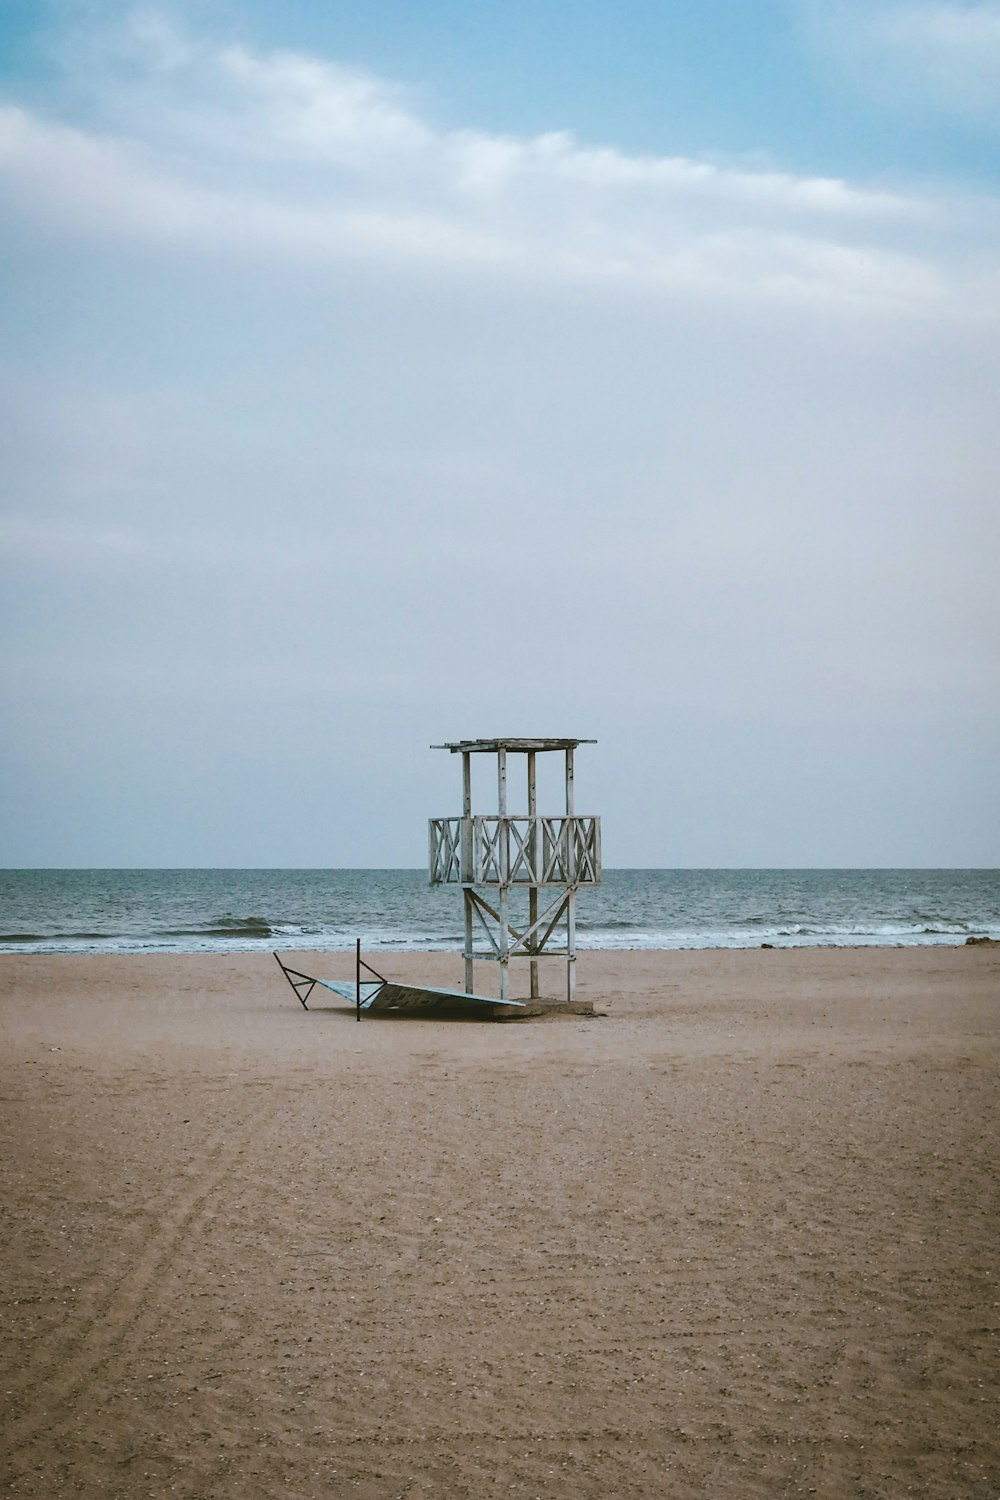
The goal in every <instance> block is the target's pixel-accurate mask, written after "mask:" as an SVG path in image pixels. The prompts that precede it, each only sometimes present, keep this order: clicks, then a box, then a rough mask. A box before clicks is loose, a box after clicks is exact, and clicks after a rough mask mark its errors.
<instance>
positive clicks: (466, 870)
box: [460, 750, 476, 995]
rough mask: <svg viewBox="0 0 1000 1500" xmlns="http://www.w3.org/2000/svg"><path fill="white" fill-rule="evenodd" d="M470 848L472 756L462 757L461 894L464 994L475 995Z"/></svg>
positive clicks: (472, 856)
mask: <svg viewBox="0 0 1000 1500" xmlns="http://www.w3.org/2000/svg"><path fill="white" fill-rule="evenodd" d="M473 858H474V852H473V847H472V756H471V755H470V754H469V752H468V750H466V751H464V752H463V755H462V868H461V872H460V873H461V877H462V883H463V887H464V888H463V891H462V894H463V896H464V898H465V993H466V994H467V995H472V994H475V984H474V975H473V958H472V900H471V897H470V894H469V889H468V887H469V884H470V882H471V881H472V880H473V879H474V878H475V873H476V872H475V870H474V869H473Z"/></svg>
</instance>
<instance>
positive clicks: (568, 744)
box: [431, 736, 597, 755]
mask: <svg viewBox="0 0 1000 1500" xmlns="http://www.w3.org/2000/svg"><path fill="white" fill-rule="evenodd" d="M596 744H597V741H596V740H556V739H533V740H532V739H514V738H509V737H506V736H504V737H501V738H499V739H492V740H452V741H449V742H448V743H447V744H444V745H432V746H431V749H432V750H450V751H451V752H452V754H454V753H455V751H461V752H462V753H463V754H475V753H477V752H486V753H492V754H494V755H495V754H496V752H497V751H498V750H515V751H517V750H521V751H529V750H575V749H576V747H577V745H596Z"/></svg>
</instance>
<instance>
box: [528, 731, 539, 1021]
mask: <svg viewBox="0 0 1000 1500" xmlns="http://www.w3.org/2000/svg"><path fill="white" fill-rule="evenodd" d="M528 817H529V819H530V823H529V825H528V828H529V832H528V848H529V850H530V851H531V873H532V881H531V886H530V889H529V891H528V928H529V930H530V929H531V928H533V927H534V926H535V923H536V922H537V921H538V886H537V885H536V884H535V882H536V880H537V879H538V852H539V851H538V828H537V826H536V824H537V818H538V791H537V786H536V783H535V752H534V750H529V751H528ZM531 947H532V949H533V950H534V949H537V947H538V936H537V934H536V935H535V936H534V937H533V938H532V939H531ZM529 968H530V970H531V990H530V994H531V998H532V1000H537V999H538V959H537V958H534V957H532V960H531V963H530V965H529Z"/></svg>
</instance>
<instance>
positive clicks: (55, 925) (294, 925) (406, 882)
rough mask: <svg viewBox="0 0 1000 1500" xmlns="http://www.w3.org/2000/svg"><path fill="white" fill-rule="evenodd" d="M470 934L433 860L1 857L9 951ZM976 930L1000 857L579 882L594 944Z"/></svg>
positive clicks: (445, 945) (928, 938)
mask: <svg viewBox="0 0 1000 1500" xmlns="http://www.w3.org/2000/svg"><path fill="white" fill-rule="evenodd" d="M521 895H522V898H523V893H521ZM545 899H546V896H545V892H543V893H542V897H541V900H542V903H543V905H544V903H545ZM514 915H515V918H516V917H517V916H518V915H520V913H518V912H515V913H514ZM462 934H463V926H462V901H461V895H460V891H459V889H458V888H457V887H456V886H434V887H432V886H430V885H429V884H428V880H427V874H426V872H425V871H423V870H205V869H199V870H2V871H0V951H2V952H7V953H218V952H252V951H257V950H259V951H266V950H269V949H277V950H295V949H300V950H302V949H307V950H316V949H321V950H328V951H334V950H337V949H348V948H352V947H353V946H354V943H355V940H356V939H357V938H360V939H361V941H362V944H363V946H364V948H365V950H366V951H369V952H371V951H374V952H378V951H379V950H382V951H384V950H394V951H397V952H433V951H439V950H445V951H447V950H452V951H454V950H458V949H460V948H461V946H462ZM969 937H991V938H996V939H1000V870H746V869H741V870H605V872H604V878H603V881H602V883H601V885H600V886H598V887H596V888H589V889H582V890H581V891H580V892H579V894H578V897H577V946H578V948H579V949H581V950H582V949H587V948H618V949H637V948H755V947H760V946H761V944H763V943H769V944H772V945H773V946H774V947H775V948H801V947H824V948H825V947H854V946H865V947H870V946H877V947H911V946H923V945H937V944H949V943H951V944H958V943H964V942H965V941H966V939H967V938H969Z"/></svg>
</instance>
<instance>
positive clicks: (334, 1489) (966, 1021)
mask: <svg viewBox="0 0 1000 1500" xmlns="http://www.w3.org/2000/svg"><path fill="white" fill-rule="evenodd" d="M296 958H297V959H298V960H299V961H300V962H301V966H302V967H303V968H305V969H307V970H310V969H314V970H315V971H317V972H320V973H322V974H324V975H325V976H328V977H331V978H352V977H353V956H352V955H349V954H327V955H323V956H321V957H313V958H310V957H308V956H307V955H305V954H300V955H296ZM289 962H294V959H293V958H292V957H291V956H290V957H289ZM376 962H377V964H378V967H380V968H382V969H384V971H385V972H386V973H387V974H389V975H390V976H391V977H394V978H400V979H409V980H425V981H429V982H436V983H441V984H458V983H460V977H461V965H460V962H459V961H457V960H456V959H454V958H452V957H450V956H447V955H418V954H413V955H406V956H394V957H393V958H391V959H388V958H387V959H385V960H384V961H376ZM578 970H579V973H578V993H579V995H580V997H581V998H584V999H590V1000H593V1001H594V1003H595V1006H596V1009H597V1010H598V1012H600V1013H601V1014H598V1015H596V1016H595V1017H593V1018H572V1019H570V1018H565V1019H550V1018H539V1019H534V1020H530V1021H524V1022H515V1023H503V1024H491V1023H488V1022H487V1023H483V1022H474V1021H464V1020H443V1019H423V1018H419V1017H412V1018H408V1017H396V1018H393V1017H383V1018H375V1017H370V1018H367V1019H365V1020H363V1021H362V1022H361V1023H360V1024H358V1023H356V1022H355V1019H354V1016H353V1013H352V1011H351V1009H350V1007H348V1006H345V1005H342V1004H339V1003H337V1002H335V1000H334V997H333V996H330V995H327V996H324V997H323V998H319V992H317V993H316V1006H315V1008H313V1009H311V1010H310V1011H309V1013H306V1012H304V1011H303V1010H302V1008H301V1007H300V1006H299V1004H298V1002H297V1001H296V999H295V997H294V995H293V994H292V992H291V990H290V989H289V988H288V986H287V985H286V984H285V982H284V981H283V979H282V978H281V975H280V973H279V971H278V969H277V966H276V965H275V963H274V961H273V959H272V958H271V957H270V956H269V955H258V954H241V955H237V956H230V955H221V954H211V955H170V956H167V955H163V956H142V957H138V956H137V957H114V958H102V957H96V956H81V957H43V956H27V957H21V956H12V955H0V1028H2V1033H0V1034H2V1039H3V1049H2V1061H0V1074H2V1076H0V1095H2V1098H0V1118H2V1121H3V1135H4V1141H5V1150H4V1152H3V1155H2V1158H0V1173H2V1191H3V1204H4V1212H3V1218H2V1230H0V1240H2V1254H3V1279H2V1284H0V1300H2V1302H3V1319H4V1339H3V1346H2V1353H0V1360H2V1364H3V1369H2V1372H0V1402H2V1403H3V1412H4V1415H3V1422H2V1429H3V1436H2V1438H0V1445H2V1457H0V1485H2V1486H3V1487H4V1491H3V1492H4V1493H9V1494H12V1495H32V1496H39V1497H50V1496H61V1495H71V1494H75V1495H85V1496H96V1495H101V1496H109V1497H123V1500H124V1497H128V1500H131V1497H133V1496H156V1497H159V1496H182V1497H191V1500H193V1497H212V1500H216V1497H218V1500H230V1497H231V1500H237V1497H241V1500H242V1497H258V1496H275V1497H279V1496H280V1497H289V1500H313V1497H319V1496H323V1497H330V1496H338V1497H339V1496H341V1495H343V1496H359V1497H363V1500H391V1497H397V1496H404V1495H405V1496H417V1495H432V1496H440V1497H447V1500H465V1497H468V1500H492V1497H500V1496H504V1497H506V1496H525V1497H529V1496H530V1497H535V1496H545V1497H546V1500H550V1497H554V1500H564V1497H565V1500H569V1497H574V1500H576V1497H581V1496H584V1497H590V1496H593V1497H598V1496H601V1497H629V1500H632V1497H635V1500H639V1497H642V1500H646V1497H649V1496H651V1495H664V1496H670V1497H672V1500H674V1497H676V1500H687V1497H691V1500H694V1497H699V1500H701V1497H705V1496H711V1497H713V1500H728V1497H732V1500H737V1497H740V1500H746V1497H757V1496H760V1497H763V1496H794V1495H809V1494H814V1495H817V1496H819V1497H845V1500H846V1497H852V1500H853V1497H885V1500H890V1497H897V1496H906V1495H915V1496H922V1497H930V1500H996V1497H997V1496H998V1495H1000V1410H998V1405H1000V1381H998V1375H1000V1368H998V1367H1000V1358H998V1351H1000V1283H998V1269H997V1267H998V1257H997V1249H998V1243H1000V1236H998V1228H1000V1214H998V1209H1000V1194H998V1162H1000V1091H998V1087H997V1085H998V1070H1000V948H998V947H996V946H992V945H984V946H982V947H973V948H923V949H892V950H887V949H851V950H822V951H820V950H775V951H763V952H762V951H750V952H700V953H648V952H645V953H610V952H607V953H586V954H583V955H581V957H580V959H579V962H578ZM544 974H545V970H544V969H543V976H544ZM557 974H558V971H554V973H553V975H552V979H551V984H550V986H549V987H551V988H553V989H554V988H555V987H556V984H557Z"/></svg>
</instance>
